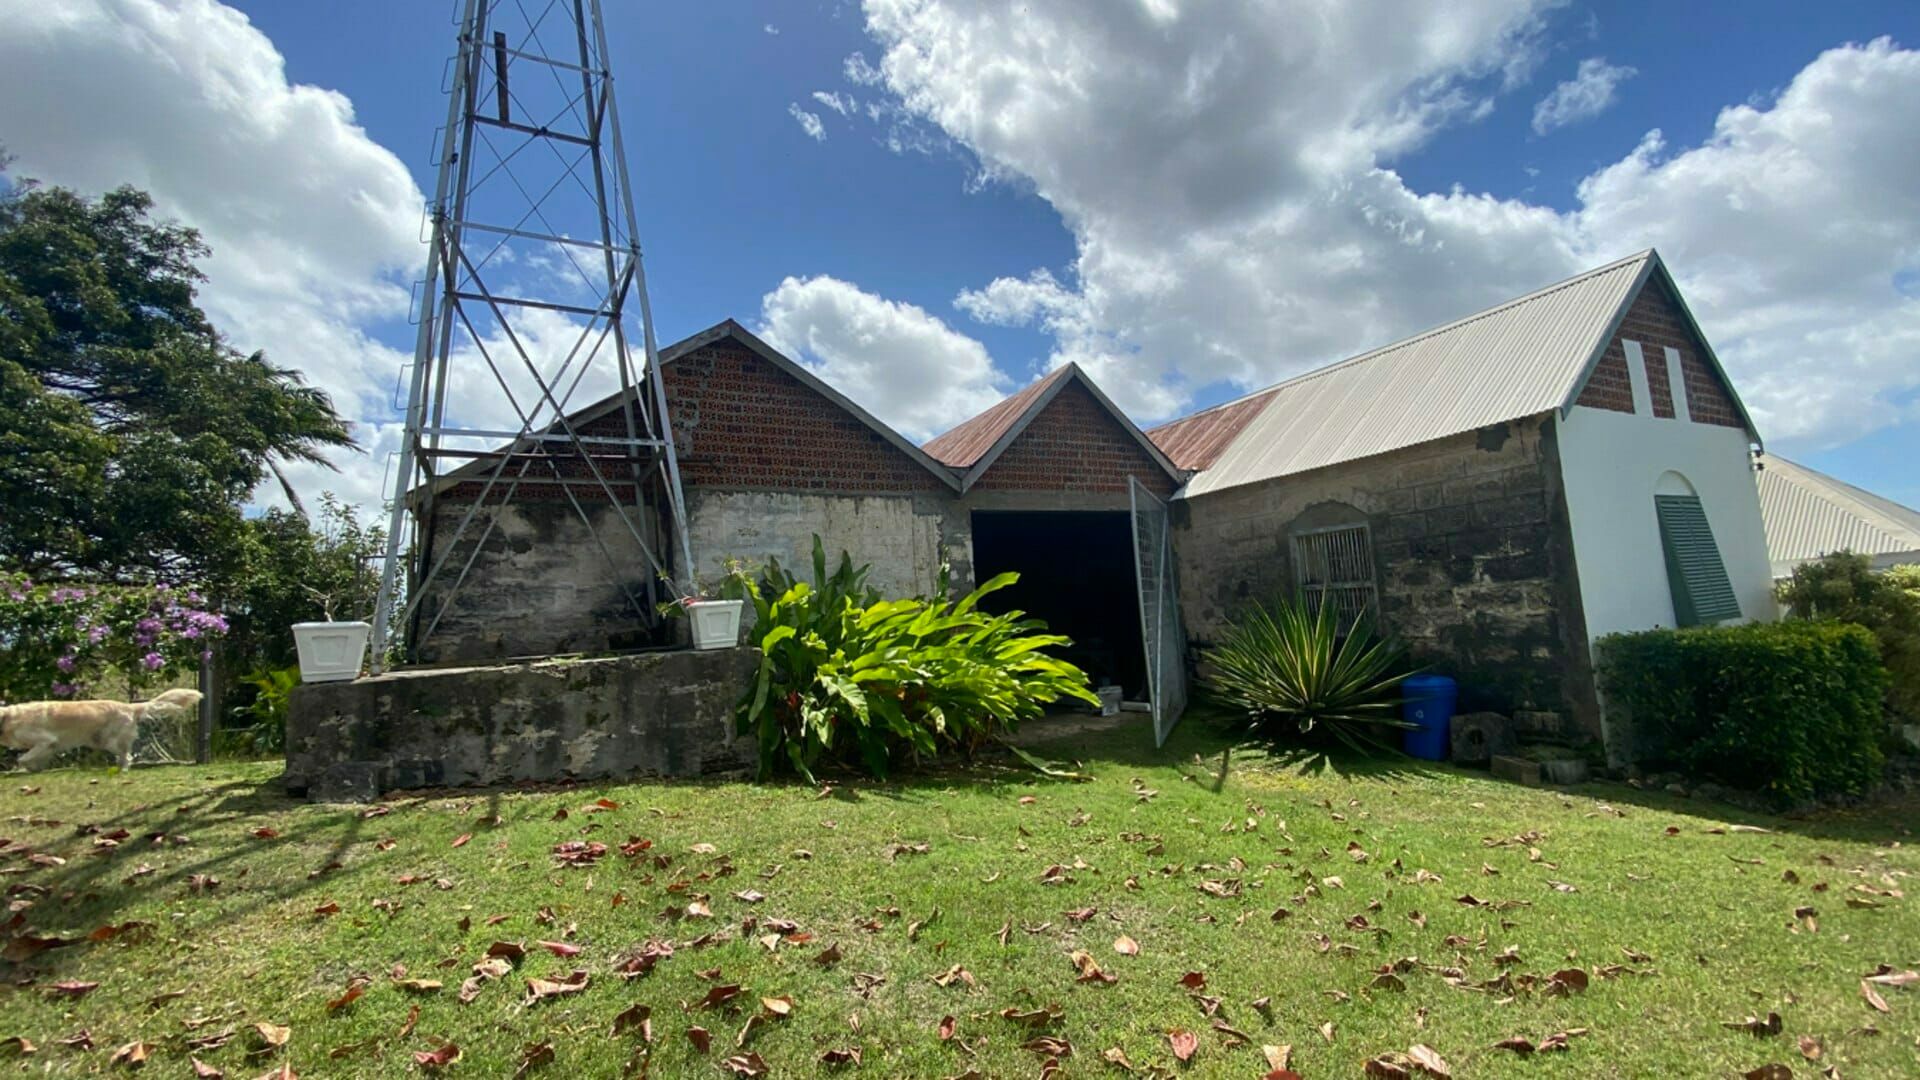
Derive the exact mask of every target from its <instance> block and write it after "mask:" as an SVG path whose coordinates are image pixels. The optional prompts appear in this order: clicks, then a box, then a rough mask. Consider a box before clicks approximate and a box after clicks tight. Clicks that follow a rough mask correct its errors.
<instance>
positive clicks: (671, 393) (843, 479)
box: [609, 339, 945, 493]
mask: <svg viewBox="0 0 1920 1080" xmlns="http://www.w3.org/2000/svg"><path fill="white" fill-rule="evenodd" d="M660 371H661V380H662V382H663V383H664V384H665V385H666V390H667V409H668V413H669V415H670V416H671V417H672V418H673V431H674V446H675V449H676V450H677V451H678V454H679V458H680V479H681V484H682V485H683V486H685V487H689V488H692V487H714V488H736V489H755V490H772V491H819V492H842V493H871V492H913V491H939V490H945V488H944V485H942V484H941V482H940V481H939V479H938V478H936V477H935V476H934V475H933V474H932V473H930V472H928V471H927V470H926V468H925V467H923V466H922V465H921V464H920V463H919V462H917V461H915V460H913V459H912V458H911V457H908V456H907V455H906V454H905V453H902V452H901V450H900V449H899V447H897V446H895V445H893V444H891V443H889V442H888V441H887V440H886V439H885V438H884V437H883V436H881V434H880V433H879V432H877V431H875V430H874V429H873V428H871V427H868V426H867V425H866V424H865V423H863V422H862V421H861V420H860V419H859V418H858V417H856V416H854V415H852V414H851V413H849V412H847V411H846V410H845V409H842V408H841V407H840V406H839V405H837V404H835V403H834V402H833V401H831V400H830V399H828V398H827V397H825V396H824V395H822V394H820V393H819V392H818V391H816V390H814V389H813V388H811V387H809V386H807V385H805V384H804V383H802V382H800V380H798V379H796V378H794V377H793V376H792V375H789V374H788V373H786V372H784V371H782V370H780V369H779V368H778V367H776V366H774V365H773V364H771V363H768V362H767V361H766V360H765V359H764V358H762V357H761V356H760V355H759V354H757V353H755V352H754V351H753V350H751V349H749V348H747V347H745V346H743V345H740V344H738V343H736V342H733V341H728V340H724V339H723V340H721V341H717V342H714V343H713V344H711V345H706V346H703V347H701V348H698V349H694V350H692V351H691V352H688V353H685V354H683V355H681V356H680V357H678V358H676V359H675V360H673V361H672V362H671V363H668V364H663V365H662V366H661V369H660ZM609 420H610V421H611V422H612V424H613V425H615V426H618V425H619V424H620V421H619V418H618V417H617V416H616V417H610V418H609Z"/></svg>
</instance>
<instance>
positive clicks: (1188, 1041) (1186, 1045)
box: [1167, 1028, 1200, 1061]
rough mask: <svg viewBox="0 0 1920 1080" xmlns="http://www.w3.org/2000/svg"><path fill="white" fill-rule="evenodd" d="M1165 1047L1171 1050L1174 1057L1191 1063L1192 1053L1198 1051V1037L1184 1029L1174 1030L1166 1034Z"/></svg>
mask: <svg viewBox="0 0 1920 1080" xmlns="http://www.w3.org/2000/svg"><path fill="white" fill-rule="evenodd" d="M1167 1045H1168V1046H1169V1047H1171V1048H1172V1049H1173V1056H1174V1057H1176V1058H1179V1059H1180V1060H1181V1061H1192V1060H1193V1053H1194V1051H1196V1050H1198V1049H1200V1037H1199V1036H1197V1035H1195V1034H1194V1033H1193V1032H1191V1031H1188V1030H1187V1029H1186V1028H1174V1029H1173V1030H1172V1031H1169V1032H1167Z"/></svg>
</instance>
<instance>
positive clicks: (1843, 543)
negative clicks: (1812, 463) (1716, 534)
mask: <svg viewBox="0 0 1920 1080" xmlns="http://www.w3.org/2000/svg"><path fill="white" fill-rule="evenodd" d="M1761 463H1762V465H1763V466H1764V468H1762V469H1761V470H1760V472H1759V473H1758V474H1757V477H1758V483H1759V485H1760V517H1761V519H1762V520H1763V521H1764V522H1765V523H1766V527H1767V558H1768V559H1769V560H1770V561H1772V563H1773V571H1774V573H1775V574H1786V573H1791V572H1792V570H1793V568H1794V566H1796V565H1797V564H1799V563H1802V562H1805V561H1807V560H1808V559H1817V558H1819V557H1820V556H1822V555H1825V554H1827V553H1828V552H1832V551H1854V552H1858V553H1860V554H1862V555H1873V556H1876V557H1877V561H1879V562H1882V563H1892V562H1912V561H1920V510H1914V509H1913V508H1911V507H1907V506H1902V505H1900V504H1899V503H1897V502H1894V501H1893V500H1891V499H1884V498H1881V497H1880V496H1878V495H1875V494H1874V493H1872V492H1870V491H1862V490H1861V489H1859V488H1857V487H1854V486H1853V485H1852V484H1848V483H1843V482H1842V481H1839V480H1835V479H1834V478H1833V477H1831V476H1828V475H1826V474H1825V473H1821V472H1815V471H1814V470H1812V469H1809V468H1807V467H1806V466H1805V465H1800V464H1797V463H1795V462H1792V461H1788V460H1787V459H1786V458H1783V457H1778V456H1775V455H1772V454H1769V455H1767V457H1766V458H1764V459H1763V460H1762V462H1761ZM1902 556H1906V558H1902Z"/></svg>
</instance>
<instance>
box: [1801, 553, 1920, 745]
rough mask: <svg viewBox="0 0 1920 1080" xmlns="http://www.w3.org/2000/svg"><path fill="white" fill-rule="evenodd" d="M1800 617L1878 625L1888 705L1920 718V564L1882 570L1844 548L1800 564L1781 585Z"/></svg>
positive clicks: (1872, 627)
mask: <svg viewBox="0 0 1920 1080" xmlns="http://www.w3.org/2000/svg"><path fill="white" fill-rule="evenodd" d="M1778 593H1779V599H1780V602H1781V603H1782V604H1785V605H1786V607H1787V612H1788V614H1789V615H1791V616H1792V617H1793V618H1795V619H1836V620H1838V621H1840V622H1850V623H1858V624H1859V625H1861V626H1864V627H1866V628H1867V629H1868V630H1871V631H1873V636H1874V638H1875V639H1876V640H1878V641H1879V643H1880V660H1881V662H1882V663H1884V664H1885V665H1886V667H1887V674H1888V683H1887V707H1888V709H1890V710H1891V711H1892V712H1893V713H1894V715H1896V716H1899V717H1902V718H1904V719H1906V720H1907V721H1908V722H1914V721H1920V566H1900V567H1894V568H1893V569H1891V570H1887V571H1884V572H1876V571H1875V570H1874V569H1873V563H1872V561H1871V560H1869V559H1868V558H1867V557H1866V556H1865V555H1856V554H1854V553H1852V552H1847V551H1841V552H1835V553H1834V554H1831V555H1828V556H1825V557H1824V558H1821V559H1817V560H1815V561H1813V562H1809V563H1803V564H1801V565H1799V566H1797V567H1794V570H1793V576H1792V577H1790V578H1788V579H1787V580H1785V581H1783V582H1781V583H1780V585H1779V589H1778Z"/></svg>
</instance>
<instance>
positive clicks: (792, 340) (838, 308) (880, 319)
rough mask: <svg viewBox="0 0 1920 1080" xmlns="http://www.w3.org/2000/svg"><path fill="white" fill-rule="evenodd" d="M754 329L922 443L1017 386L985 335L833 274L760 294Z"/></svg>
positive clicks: (792, 282)
mask: <svg viewBox="0 0 1920 1080" xmlns="http://www.w3.org/2000/svg"><path fill="white" fill-rule="evenodd" d="M755 329H756V332H757V333H759V334H760V336H761V337H763V338H765V339H766V340H767V343H768V344H770V345H772V346H773V347H774V348H776V349H779V350H780V351H781V352H783V353H785V354H786V355H788V356H790V357H792V358H794V359H795V360H797V361H799V362H801V363H803V364H805V365H807V366H808V367H809V368H811V369H812V370H813V371H814V372H815V373H816V374H818V375H819V376H820V377H821V378H823V379H825V380H826V381H827V382H828V383H830V384H832V386H833V387H834V388H835V389H837V390H839V391H840V392H841V393H843V394H845V395H847V396H848V397H849V398H852V399H853V400H854V401H855V402H858V403H859V405H860V407H861V408H863V409H866V410H867V411H868V412H870V413H872V414H874V415H875V416H877V417H879V418H880V419H881V420H883V421H885V422H886V423H888V424H890V425H892V426H893V427H894V428H895V429H897V430H898V431H899V432H900V433H901V434H902V435H905V436H906V437H907V438H909V439H912V440H914V441H916V442H919V441H923V440H925V439H928V438H931V437H932V436H934V435H937V434H939V433H940V432H942V431H945V430H946V429H948V428H950V427H952V426H953V425H955V424H957V423H959V422H960V421H962V420H964V419H966V418H967V417H969V416H972V415H973V414H974V413H977V412H979V411H980V410H982V409H984V408H986V407H987V406H989V405H992V404H993V403H994V402H996V401H998V400H1000V398H1001V397H1002V395H1004V394H1005V392H1006V391H1007V390H1008V389H1010V385H1009V381H1008V380H1007V378H1006V377H1005V376H1004V375H1002V374H1000V373H999V372H998V371H996V370H995V369H994V366H993V359H992V357H990V356H989V355H987V349H986V346H984V345H982V344H980V342H978V341H976V340H974V339H973V338H970V337H968V336H966V335H965V334H962V333H960V332H959V331H957V330H954V329H953V328H952V327H950V326H948V325H947V324H946V323H945V322H943V321H941V320H940V319H939V318H938V317H937V316H934V315H930V314H928V313H927V312H926V310H924V309H922V308H920V307H916V306H915V305H913V304H905V303H901V302H899V301H897V300H888V299H886V298H885V297H880V296H875V295H874V294H872V293H870V292H866V291H864V290H862V289H861V288H860V287H859V286H858V285H855V284H853V283H851V282H847V281H842V280H840V279H839V278H835V277H828V276H825V275H820V276H816V277H808V278H794V277H790V278H787V279H786V280H784V281H782V282H781V283H780V285H779V287H778V288H775V289H774V290H773V291H772V292H770V293H768V294H767V295H766V296H765V297H763V298H762V299H761V302H760V323H759V325H758V326H757V327H756V328H755Z"/></svg>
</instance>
